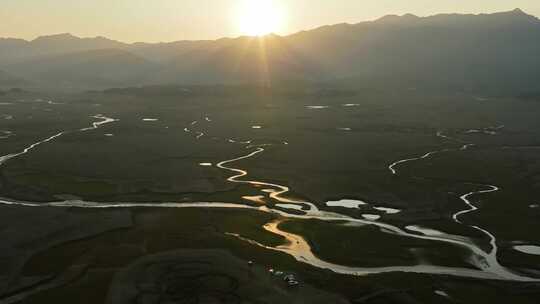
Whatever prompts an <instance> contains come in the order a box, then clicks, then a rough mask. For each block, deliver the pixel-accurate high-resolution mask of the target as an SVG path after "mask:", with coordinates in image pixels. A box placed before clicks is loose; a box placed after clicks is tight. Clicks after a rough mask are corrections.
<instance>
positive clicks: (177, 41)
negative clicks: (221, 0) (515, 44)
mask: <svg viewBox="0 0 540 304" xmlns="http://www.w3.org/2000/svg"><path fill="white" fill-rule="evenodd" d="M512 12H519V13H522V14H524V15H527V16H530V17H534V18H536V19H539V21H540V16H536V15H532V14H529V13H527V12H525V11H524V10H523V9H521V8H515V9H512V10H507V11H496V12H493V13H438V14H432V15H425V16H419V15H416V14H412V13H405V14H401V15H399V14H386V15H383V16H380V17H377V18H374V19H370V20H362V21H358V22H353V23H349V22H341V23H332V24H323V25H319V26H315V27H312V28H308V29H302V30H298V31H295V32H292V33H289V34H278V33H269V34H266V35H262V36H249V35H238V36H222V37H218V38H214V39H212V38H209V39H179V40H170V41H156V42H148V41H133V42H126V41H123V40H121V39H112V38H109V37H107V36H105V35H97V36H82V35H81V36H79V35H77V34H73V33H71V32H61V33H55V34H46V35H39V36H36V37H35V38H33V39H25V38H19V37H10V36H5V37H0V41H1V40H22V41H25V42H33V41H36V40H38V39H40V38H47V37H55V36H63V35H65V36H71V37H73V38H77V39H106V40H110V41H114V42H118V43H122V44H126V45H136V44H171V43H179V42H209V41H219V40H228V39H230V40H234V39H241V38H253V39H257V38H259V39H260V38H265V37H268V36H277V37H289V36H294V35H297V34H300V33H304V32H309V31H313V30H317V29H321V28H324V27H332V26H337V25H359V24H362V23H372V22H377V21H379V20H381V19H383V18H386V17H406V16H413V17H417V18H419V19H426V18H432V17H437V16H452V15H453V16H485V15H496V14H504V13H512Z"/></svg>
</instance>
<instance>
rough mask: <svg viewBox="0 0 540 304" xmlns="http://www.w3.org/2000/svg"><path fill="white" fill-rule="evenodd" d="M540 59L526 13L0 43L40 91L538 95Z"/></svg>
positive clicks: (539, 27) (0, 52)
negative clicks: (61, 87)
mask: <svg viewBox="0 0 540 304" xmlns="http://www.w3.org/2000/svg"><path fill="white" fill-rule="evenodd" d="M113 50H114V52H113ZM539 54H540V20H538V19H537V18H536V17H533V16H530V15H528V14H526V13H524V12H523V11H521V10H519V9H516V10H513V11H509V12H502V13H495V14H481V15H460V14H444V15H436V16H431V17H417V16H414V15H410V14H407V15H403V16H393V15H390V16H385V17H383V18H380V19H378V20H375V21H370V22H362V23H358V24H337V25H331V26H323V27H320V28H317V29H313V30H310V31H303V32H299V33H296V34H293V35H290V36H285V37H280V36H276V35H269V36H267V37H265V38H262V39H258V38H248V37H238V38H225V39H219V40H215V41H179V42H172V43H158V44H147V43H135V44H125V43H121V42H118V41H113V40H109V39H106V38H101V37H97V38H77V37H74V36H72V35H69V34H62V35H55V36H47V37H41V38H38V39H36V40H33V41H24V40H17V39H3V40H0V68H2V69H4V70H6V71H8V72H10V73H11V74H13V75H17V76H20V77H22V78H28V79H32V80H36V81H38V82H41V83H47V82H51V80H53V79H54V80H59V81H62V83H63V82H64V81H68V82H70V85H71V86H77V85H79V86H83V87H91V86H95V87H112V86H116V85H118V84H126V85H132V86H133V85H140V84H186V85H189V84H229V83H258V84H262V83H268V82H287V81H291V80H294V81H298V80H303V81H314V82H329V83H336V84H341V85H344V86H352V87H377V88H388V87H395V88H408V89H412V88H417V89H422V88H425V89H436V90H450V91H480V92H493V93H501V92H502V93H505V92H530V91H537V90H539V89H540V82H539V81H538V79H540V55H539ZM48 71H50V72H51V73H48Z"/></svg>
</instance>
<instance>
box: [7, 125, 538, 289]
mask: <svg viewBox="0 0 540 304" xmlns="http://www.w3.org/2000/svg"><path fill="white" fill-rule="evenodd" d="M93 117H94V118H95V119H98V121H96V122H94V123H93V124H92V126H90V127H88V128H82V129H79V130H75V131H62V132H59V133H57V134H55V135H53V136H51V137H48V138H46V139H43V140H41V141H38V142H36V143H34V144H32V145H30V146H28V147H27V148H25V149H24V150H23V151H21V152H19V153H14V154H9V155H5V156H2V157H0V165H2V164H4V163H5V162H7V161H9V160H10V159H13V158H16V157H18V156H21V155H23V154H26V153H29V152H30V151H31V150H33V149H35V148H36V147H38V146H39V145H42V144H45V143H48V142H50V141H52V140H54V139H56V138H58V137H60V136H62V135H64V134H68V133H74V132H77V131H79V132H86V131H91V130H95V129H98V128H100V127H101V126H103V125H105V124H109V123H113V122H116V121H118V120H116V119H113V118H110V117H106V116H104V115H96V116H93ZM211 121H212V120H211V119H210V118H209V117H205V118H204V122H206V123H211ZM199 125H201V123H199V122H198V121H196V122H192V123H191V124H190V125H189V127H186V128H185V129H184V131H185V132H186V133H188V134H194V136H195V137H196V138H197V139H201V137H202V136H204V135H205V133H204V132H203V131H197V130H192V129H191V128H194V127H195V126H199ZM201 134H202V135H201ZM438 136H439V137H442V138H445V137H443V136H442V133H438ZM227 141H228V142H230V143H231V144H243V145H244V149H246V150H249V151H247V152H246V153H245V154H244V155H242V156H239V157H236V158H233V159H229V160H225V161H222V162H220V163H218V164H217V165H216V166H217V167H218V168H220V169H222V170H226V171H229V172H231V174H232V176H231V177H229V178H228V181H229V182H231V183H241V184H249V185H254V186H258V187H264V188H265V189H264V190H262V192H264V193H265V194H267V195H268V197H269V198H271V199H273V200H275V201H277V202H279V203H282V204H288V205H294V206H299V208H294V209H296V211H298V210H302V213H303V214H296V213H289V212H287V211H284V210H282V209H283V208H280V209H275V208H269V207H267V206H259V207H255V206H248V205H244V204H230V203H219V202H206V203H205V202H196V203H176V202H164V203H125V202H110V203H98V202H91V201H83V200H66V201H59V202H50V203H34V202H24V201H17V200H10V199H0V204H7V205H21V206H28V207H41V208H43V207H76V208H132V207H149V208H235V209H251V210H258V211H261V212H268V213H272V214H276V215H278V216H279V217H278V219H277V220H275V221H273V222H271V223H268V224H266V225H265V226H264V229H265V230H267V231H268V232H271V233H274V234H277V235H280V236H283V237H284V238H285V239H286V240H287V242H286V244H283V245H281V246H278V247H268V246H265V245H262V244H260V243H258V242H256V241H254V240H249V239H246V238H244V237H243V236H241V235H237V234H230V235H232V236H234V237H237V238H239V239H241V240H244V241H246V242H248V243H249V244H252V245H256V246H261V247H264V248H266V249H268V250H274V251H280V252H284V253H286V254H289V255H291V256H293V257H294V258H295V259H296V260H298V261H299V262H302V263H306V264H309V265H312V266H314V267H318V268H322V269H329V270H332V271H334V272H336V273H340V274H348V275H369V274H379V273H388V272H412V273H423V274H439V275H452V276H461V277H469V278H477V279H493V280H511V281H524V282H530V281H539V279H538V278H533V277H528V276H525V275H521V274H518V273H516V272H514V271H512V270H511V269H508V268H506V267H504V266H502V265H500V263H499V262H498V260H497V245H496V243H497V242H496V238H495V236H493V235H492V234H491V233H490V232H488V231H487V230H485V229H482V228H480V227H477V226H471V227H473V228H474V229H477V230H479V231H481V232H482V233H484V234H485V235H486V236H488V237H489V238H490V244H491V250H490V251H489V252H485V251H484V250H482V249H481V248H480V247H479V246H477V245H476V244H474V242H473V241H471V240H469V239H467V238H464V237H456V236H453V235H449V234H445V233H441V234H435V235H422V234H416V233H410V232H407V231H406V230H403V229H402V228H400V227H397V226H393V225H390V224H387V223H384V222H382V221H374V220H367V219H357V218H353V217H350V216H347V215H343V214H339V213H334V212H328V211H324V210H320V209H319V208H318V207H317V206H316V205H315V204H313V203H310V202H306V201H303V200H298V199H293V198H290V197H286V196H285V194H286V193H288V192H289V191H290V189H289V188H288V187H286V186H283V185H279V184H274V183H267V182H263V181H256V180H246V179H243V178H245V177H246V176H247V175H248V172H247V171H246V170H243V169H239V168H236V167H234V166H233V164H234V163H236V162H238V161H241V160H245V159H249V158H252V157H256V156H257V155H259V154H261V153H263V152H264V151H265V148H266V147H269V146H272V145H268V144H261V145H254V144H251V142H252V141H245V142H239V141H235V140H227ZM469 146H470V144H467V145H465V146H463V147H465V149H466V148H467V147H469ZM463 147H462V148H461V149H464V148H463ZM457 150H459V149H457ZM449 151H453V150H452V149H445V150H439V151H434V152H429V153H427V154H425V155H423V156H420V157H416V158H409V159H404V160H400V161H397V162H394V163H393V164H391V165H390V166H389V170H390V172H391V173H392V174H394V175H397V174H398V169H397V168H398V166H402V165H404V164H405V163H407V162H410V161H418V160H421V159H425V158H428V157H430V156H432V155H434V154H436V153H441V152H449ZM482 187H484V188H487V189H482V190H478V191H474V192H470V193H467V194H465V195H463V196H461V200H462V201H463V202H464V203H465V205H466V206H467V209H465V210H463V211H460V212H458V213H456V214H454V215H453V219H454V221H456V222H457V223H459V224H463V225H465V224H464V223H463V222H462V221H461V219H460V218H461V216H463V215H465V214H467V213H471V212H474V211H476V210H478V208H477V207H475V206H474V204H473V202H472V201H471V198H472V197H473V196H475V195H480V194H484V193H489V192H494V191H497V190H498V188H497V187H495V186H491V185H488V186H482ZM284 206H285V205H284ZM285 210H286V209H285ZM289 219H318V220H322V221H327V222H335V221H339V222H340V223H343V222H348V223H352V224H362V225H375V226H377V227H379V228H381V231H383V232H386V233H392V234H396V235H399V236H402V237H409V238H415V239H422V240H429V241H436V242H442V243H447V244H451V245H455V246H460V247H462V248H466V249H467V250H469V252H470V253H471V258H474V260H476V261H479V263H477V267H478V269H467V268H457V267H445V266H437V265H427V264H426V265H424V264H418V265H414V266H388V267H350V266H346V265H338V264H334V263H330V262H327V261H324V260H322V259H321V258H319V257H317V256H316V255H315V254H314V253H313V251H312V249H311V246H310V245H309V243H308V242H307V241H306V240H305V239H304V238H303V237H301V236H299V235H295V234H292V233H289V232H286V231H283V230H281V229H280V228H279V224H280V223H282V222H283V221H285V220H289Z"/></svg>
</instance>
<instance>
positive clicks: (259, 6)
mask: <svg viewBox="0 0 540 304" xmlns="http://www.w3.org/2000/svg"><path fill="white" fill-rule="evenodd" d="M234 18H235V20H236V22H237V24H238V30H239V31H240V32H241V33H242V35H248V36H264V35H268V34H270V33H276V32H279V31H280V30H282V28H283V26H284V19H285V13H284V10H283V7H282V6H281V5H280V3H278V1H276V0H242V1H240V2H239V4H238V7H237V10H236V12H235V16H234Z"/></svg>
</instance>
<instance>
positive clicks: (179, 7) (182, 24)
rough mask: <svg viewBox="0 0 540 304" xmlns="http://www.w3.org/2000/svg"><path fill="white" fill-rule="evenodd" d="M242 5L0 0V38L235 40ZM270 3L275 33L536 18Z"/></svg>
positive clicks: (465, 4)
mask: <svg viewBox="0 0 540 304" xmlns="http://www.w3.org/2000/svg"><path fill="white" fill-rule="evenodd" d="M242 1H246V0H84V1H83V0H0V20H1V23H0V37H18V38H25V39H33V38H35V37H37V36H40V35H46V34H55V33H64V32H70V33H72V34H74V35H77V36H84V37H93V36H106V37H109V38H113V39H117V40H122V41H126V42H133V41H148V42H156V41H173V40H182V39H214V38H219V37H223V36H238V35H240V34H241V31H240V29H239V28H238V22H237V20H235V18H238V17H234V16H235V14H236V13H235V12H236V11H237V7H238V5H239V2H242ZM252 1H258V0H252ZM267 1H268V0H267ZM274 1H275V2H279V5H280V6H281V7H283V10H284V11H285V13H284V14H285V17H284V21H283V24H282V26H281V29H280V30H279V31H278V34H288V33H292V32H296V31H299V30H303V29H310V28H314V27H318V26H321V25H325V24H334V23H341V22H349V23H355V22H360V21H364V20H372V19H375V18H378V17H381V16H383V15H387V14H404V13H413V14H416V15H419V16H426V15H432V14H436V13H452V12H459V13H482V12H485V13H489V12H496V11H507V10H511V9H514V8H516V7H519V8H521V9H523V10H524V11H526V12H528V13H529V14H532V15H535V16H540V0H274Z"/></svg>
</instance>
